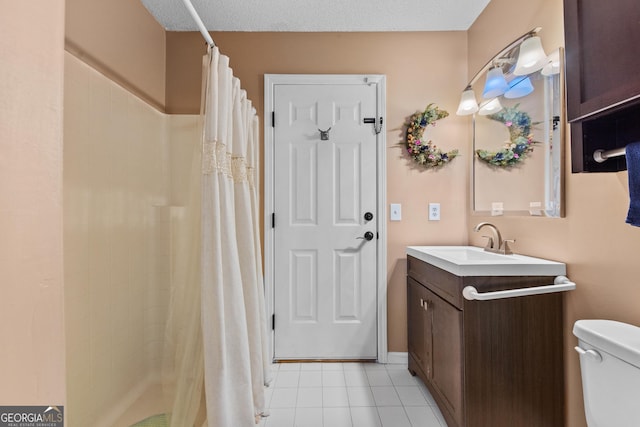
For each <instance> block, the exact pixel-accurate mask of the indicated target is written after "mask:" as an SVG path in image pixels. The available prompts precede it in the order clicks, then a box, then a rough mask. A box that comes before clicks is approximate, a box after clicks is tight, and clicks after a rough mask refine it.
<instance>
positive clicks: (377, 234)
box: [376, 231, 380, 239]
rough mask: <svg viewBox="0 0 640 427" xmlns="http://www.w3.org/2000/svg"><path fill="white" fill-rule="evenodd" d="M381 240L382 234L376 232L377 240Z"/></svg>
mask: <svg viewBox="0 0 640 427" xmlns="http://www.w3.org/2000/svg"><path fill="white" fill-rule="evenodd" d="M379 238H380V233H378V232H377V231H376V239H379Z"/></svg>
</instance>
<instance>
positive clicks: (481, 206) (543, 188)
mask: <svg viewBox="0 0 640 427" xmlns="http://www.w3.org/2000/svg"><path fill="white" fill-rule="evenodd" d="M534 31H535V32H536V33H537V31H536V30H534ZM530 34H531V33H529V34H528V37H526V36H527V35H525V36H523V38H521V39H522V40H519V41H516V42H514V43H512V45H510V46H509V47H508V48H505V50H503V51H502V52H500V54H499V55H496V57H494V58H493V59H492V60H491V61H490V62H489V63H488V64H487V65H486V66H485V67H484V68H483V69H482V70H481V72H479V73H478V74H477V75H476V76H475V77H474V79H473V80H472V83H470V85H469V86H470V87H467V90H468V89H471V90H472V91H473V94H474V95H475V97H476V99H478V100H480V102H479V105H477V104H476V105H477V111H475V112H474V113H473V114H474V116H473V155H474V159H473V171H472V177H473V182H472V190H473V191H472V206H473V211H474V212H475V213H479V214H483V215H493V216H497V215H526V216H546V217H553V218H558V217H562V216H563V214H564V206H563V201H562V200H563V199H562V181H563V173H562V170H563V150H562V148H563V145H564V144H563V141H564V121H565V120H564V96H563V95H564V88H563V84H564V82H563V63H562V59H563V57H564V52H563V51H562V49H558V50H556V51H555V52H553V53H552V54H551V55H549V56H548V57H546V58H545V65H544V67H543V68H542V69H538V70H537V71H535V72H531V73H529V72H528V71H527V70H524V71H523V70H521V69H520V70H519V69H517V68H518V67H519V66H520V61H519V60H518V57H519V56H522V54H521V50H523V49H524V48H522V49H521V46H524V45H525V43H527V40H531V38H532V37H531V35H530ZM534 34H535V33H534ZM536 38H537V37H536ZM537 41H538V42H539V38H537ZM540 50H541V46H540ZM545 56H546V55H545ZM514 71H515V72H514ZM465 92H466V91H465ZM469 96H470V95H469ZM462 108H463V107H462V104H461V109H462ZM473 109H474V110H475V109H476V107H475V105H474V106H473ZM459 114H464V113H460V110H459Z"/></svg>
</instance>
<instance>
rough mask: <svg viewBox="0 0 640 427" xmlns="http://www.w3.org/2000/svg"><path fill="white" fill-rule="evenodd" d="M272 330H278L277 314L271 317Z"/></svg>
mask: <svg viewBox="0 0 640 427" xmlns="http://www.w3.org/2000/svg"><path fill="white" fill-rule="evenodd" d="M271 330H272V331H275V330H276V315H275V314H272V315H271Z"/></svg>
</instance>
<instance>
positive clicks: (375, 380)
mask: <svg viewBox="0 0 640 427" xmlns="http://www.w3.org/2000/svg"><path fill="white" fill-rule="evenodd" d="M273 372H274V380H273V382H272V383H271V387H269V388H268V389H267V392H266V399H267V406H268V408H269V412H270V413H271V415H270V416H269V417H267V418H265V419H264V420H263V421H262V423H261V424H260V426H261V427H447V424H446V422H445V421H444V418H443V417H442V414H441V413H440V411H439V410H438V408H437V406H436V404H435V402H434V401H433V398H432V397H431V395H430V394H429V391H428V390H427V388H426V387H425V386H424V384H423V383H422V381H420V380H419V379H418V378H417V377H412V376H411V374H409V371H408V370H407V367H406V365H382V364H375V363H281V364H274V371H273Z"/></svg>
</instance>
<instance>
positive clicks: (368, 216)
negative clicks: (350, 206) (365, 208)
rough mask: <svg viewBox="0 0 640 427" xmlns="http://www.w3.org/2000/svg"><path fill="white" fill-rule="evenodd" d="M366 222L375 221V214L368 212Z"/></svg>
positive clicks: (365, 217) (365, 216)
mask: <svg viewBox="0 0 640 427" xmlns="http://www.w3.org/2000/svg"><path fill="white" fill-rule="evenodd" d="M364 219H365V221H371V220H372V219H373V214H372V213H371V212H367V213H366V214H364Z"/></svg>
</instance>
